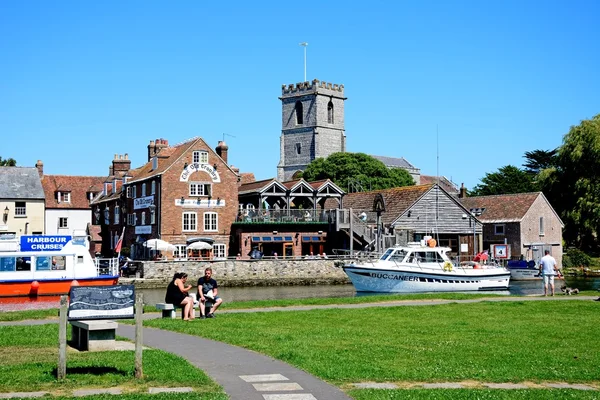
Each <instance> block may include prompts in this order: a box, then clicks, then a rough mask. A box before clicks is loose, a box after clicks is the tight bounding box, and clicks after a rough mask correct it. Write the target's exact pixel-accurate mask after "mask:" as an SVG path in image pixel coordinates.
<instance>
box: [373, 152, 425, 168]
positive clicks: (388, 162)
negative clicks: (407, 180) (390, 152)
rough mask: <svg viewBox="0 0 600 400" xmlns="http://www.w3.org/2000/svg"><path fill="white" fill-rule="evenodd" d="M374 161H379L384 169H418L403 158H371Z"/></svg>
mask: <svg viewBox="0 0 600 400" xmlns="http://www.w3.org/2000/svg"><path fill="white" fill-rule="evenodd" d="M371 157H373V158H374V159H376V160H379V161H381V162H382V163H384V164H385V166H386V167H388V168H390V167H392V168H406V169H418V168H417V167H415V166H414V165H412V164H411V163H409V162H408V161H406V159H405V158H404V157H400V158H396V157H386V156H373V155H371Z"/></svg>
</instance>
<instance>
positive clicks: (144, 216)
mask: <svg viewBox="0 0 600 400" xmlns="http://www.w3.org/2000/svg"><path fill="white" fill-rule="evenodd" d="M142 225H146V213H145V212H143V211H142Z"/></svg>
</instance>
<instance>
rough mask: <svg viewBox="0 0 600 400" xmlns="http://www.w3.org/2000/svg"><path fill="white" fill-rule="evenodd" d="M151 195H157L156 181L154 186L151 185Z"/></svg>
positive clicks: (153, 183) (153, 182)
mask: <svg viewBox="0 0 600 400" xmlns="http://www.w3.org/2000/svg"><path fill="white" fill-rule="evenodd" d="M150 190H151V192H150V194H155V193H156V181H152V184H151V185H150Z"/></svg>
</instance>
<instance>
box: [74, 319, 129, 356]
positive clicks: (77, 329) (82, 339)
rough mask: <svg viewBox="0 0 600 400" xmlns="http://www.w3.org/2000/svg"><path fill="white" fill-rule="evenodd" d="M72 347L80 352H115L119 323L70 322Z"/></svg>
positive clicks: (102, 321)
mask: <svg viewBox="0 0 600 400" xmlns="http://www.w3.org/2000/svg"><path fill="white" fill-rule="evenodd" d="M70 323H71V333H72V335H71V345H72V346H73V347H74V348H76V349H78V350H80V351H86V350H87V351H102V350H115V348H116V343H115V336H116V331H117V327H118V326H119V324H118V323H116V322H115V321H109V320H90V321H70Z"/></svg>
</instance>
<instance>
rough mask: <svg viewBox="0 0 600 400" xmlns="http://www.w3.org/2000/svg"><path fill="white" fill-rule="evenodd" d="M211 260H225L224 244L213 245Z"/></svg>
mask: <svg viewBox="0 0 600 400" xmlns="http://www.w3.org/2000/svg"><path fill="white" fill-rule="evenodd" d="M213 259H215V260H225V259H227V246H226V245H225V243H215V244H213Z"/></svg>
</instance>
